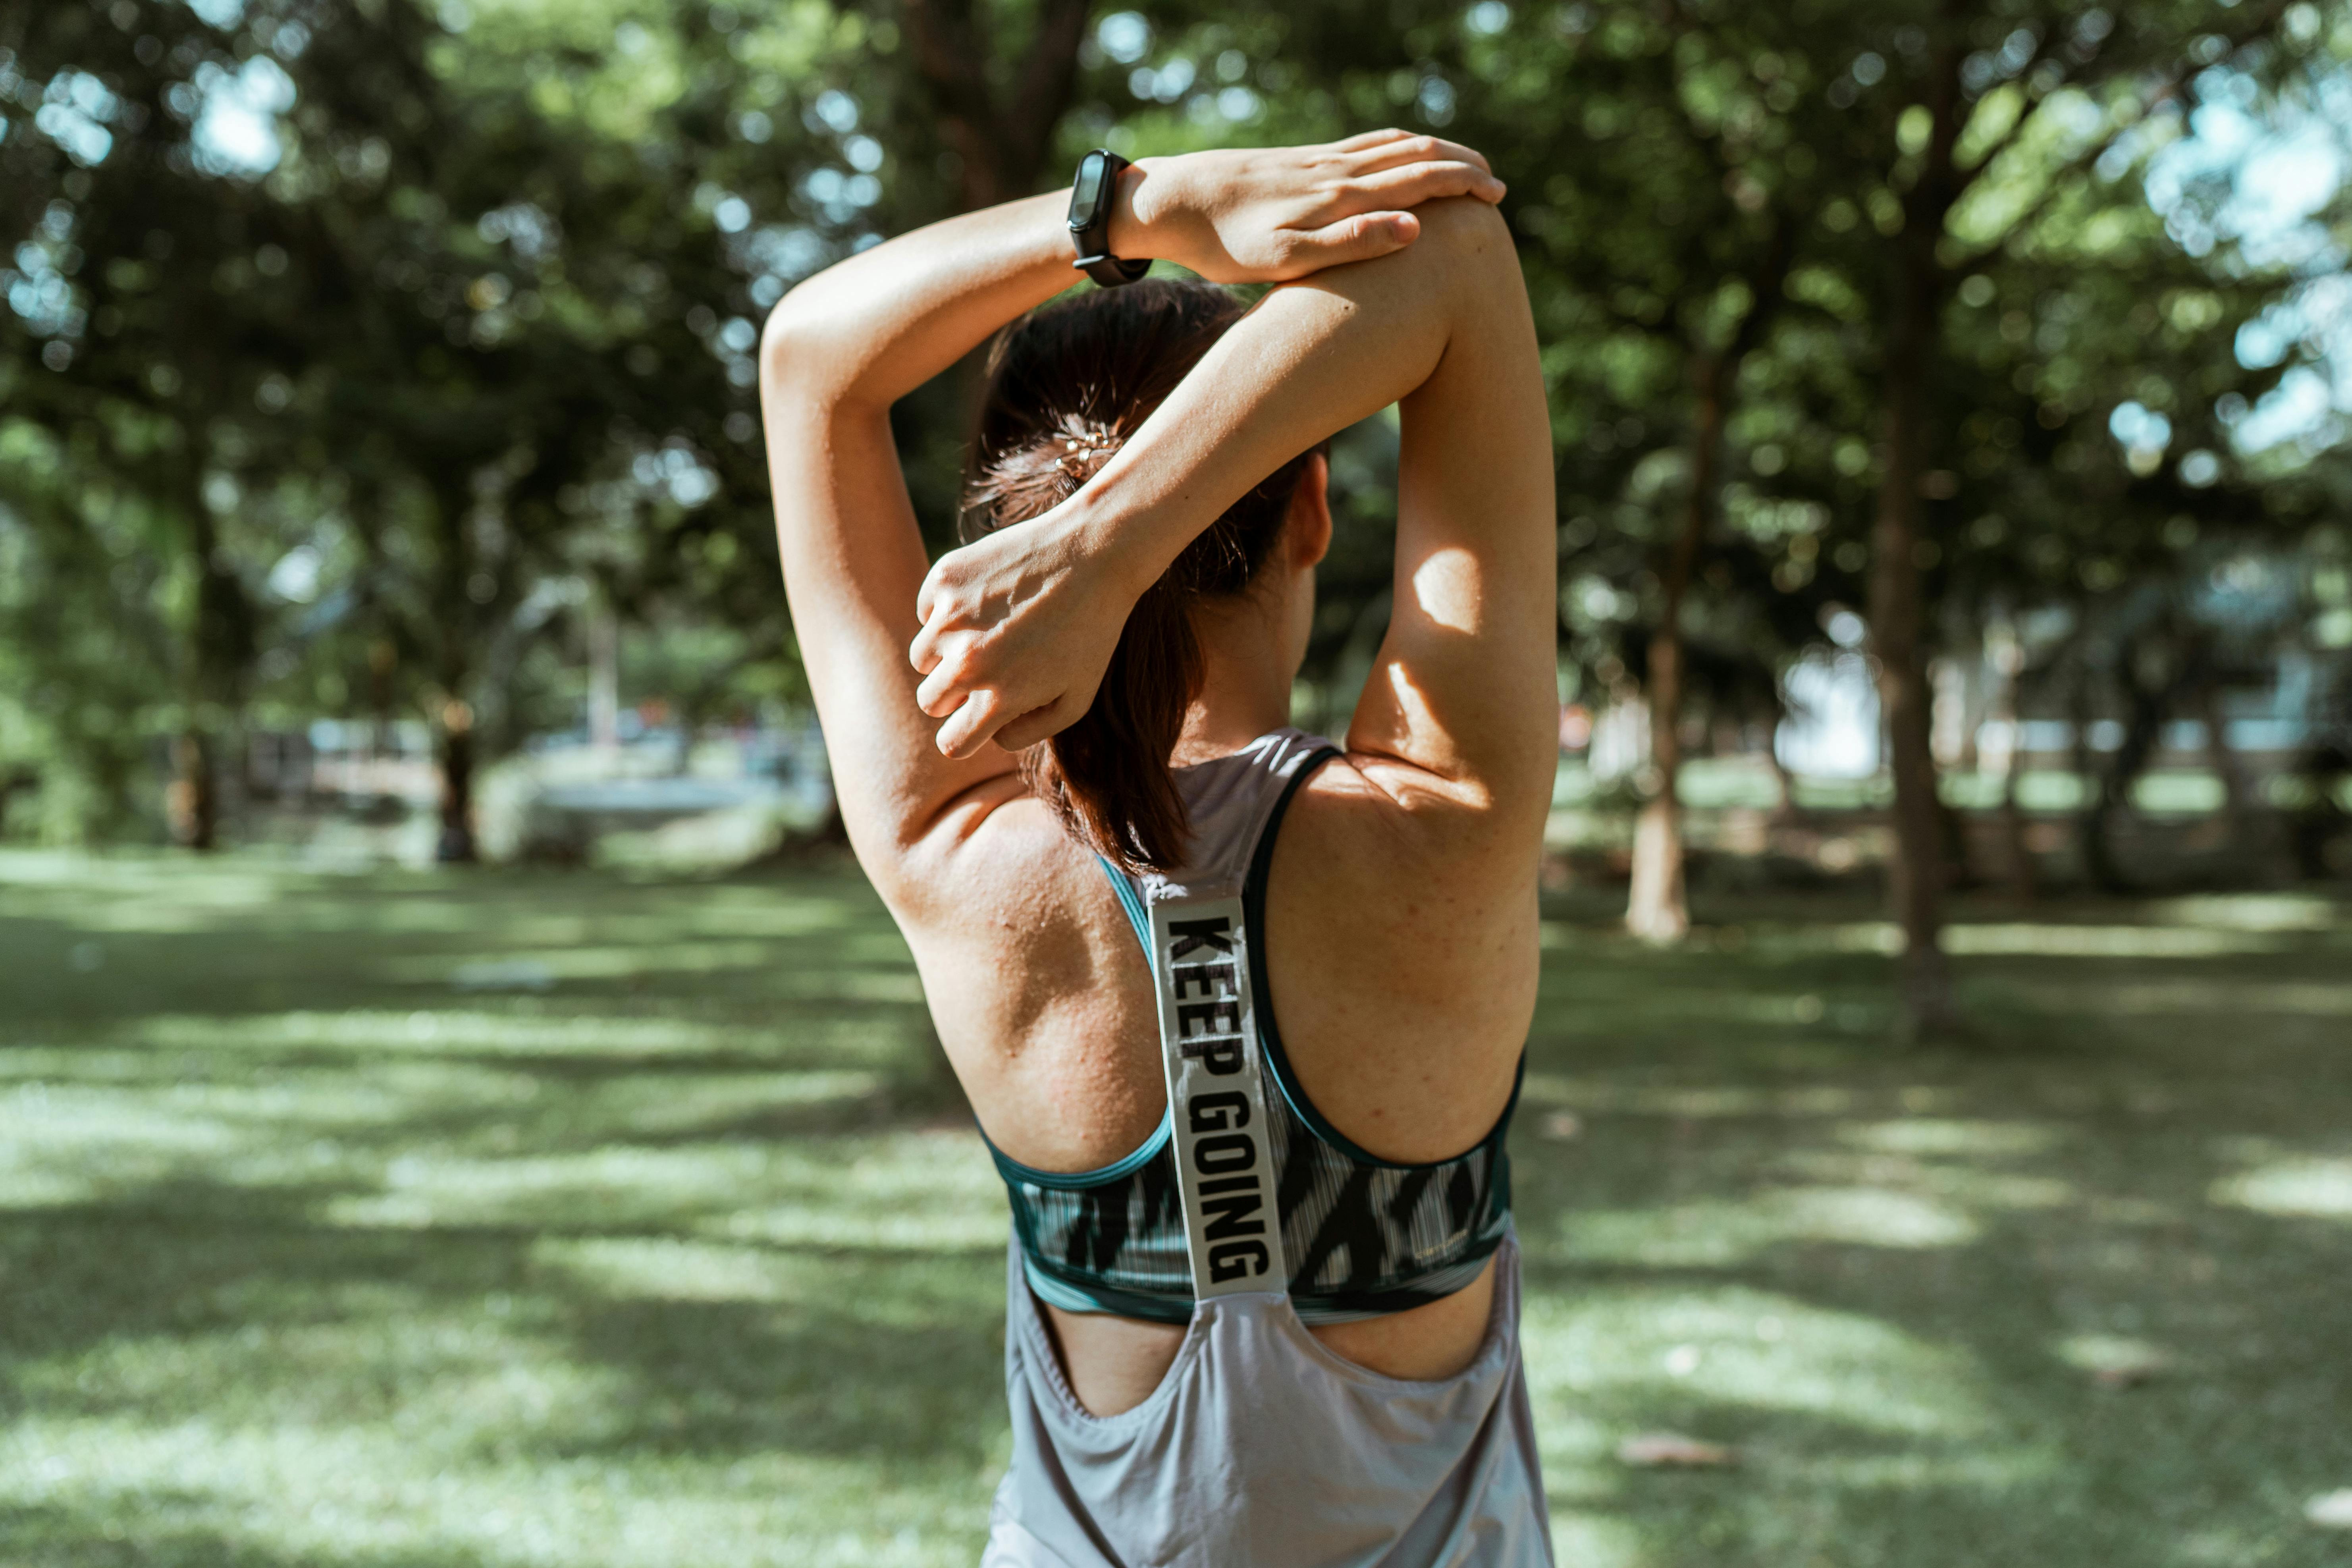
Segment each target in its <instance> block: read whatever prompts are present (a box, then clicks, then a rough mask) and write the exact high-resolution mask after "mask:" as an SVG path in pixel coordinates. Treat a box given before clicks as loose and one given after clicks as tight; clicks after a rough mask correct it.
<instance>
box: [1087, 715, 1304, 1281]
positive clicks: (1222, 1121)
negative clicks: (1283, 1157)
mask: <svg viewBox="0 0 2352 1568" xmlns="http://www.w3.org/2000/svg"><path fill="white" fill-rule="evenodd" d="M1330 750H1332V748H1331V746H1330V743H1329V742H1326V741H1321V740H1318V739H1317V738H1316V737H1314V736H1311V735H1308V734H1306V733H1305V732H1303V731H1297V730H1290V729H1284V730H1276V731H1274V732H1273V733H1271V734H1268V735H1263V736H1260V737H1259V738H1258V739H1257V740H1255V741H1253V742H1250V743H1249V744H1248V745H1247V746H1244V747H1243V748H1242V749H1241V750H1240V751H1238V752H1234V753H1233V754H1232V755H1231V756H1226V757H1219V758H1217V759H1216V760H1215V761H1213V762H1208V763H1199V764H1197V765H1195V766H1192V767H1189V768H1183V769H1180V770H1179V771H1178V772H1177V774H1176V786H1177V790H1178V793H1179V794H1180V795H1182V797H1183V800H1184V805H1185V810H1186V812H1187V814H1188V816H1189V818H1190V822H1191V826H1192V846H1191V850H1190V852H1189V854H1188V855H1187V857H1186V859H1185V863H1184V864H1183V865H1182V866H1181V867H1179V868H1175V869H1173V870H1171V871H1169V872H1166V873H1159V872H1148V873H1146V874H1145V875H1143V876H1142V877H1140V878H1139V879H1137V881H1136V883H1135V884H1134V886H1133V888H1132V889H1131V890H1132V891H1133V893H1134V894H1135V895H1136V897H1135V901H1134V904H1129V915H1130V917H1132V916H1133V915H1135V914H1137V913H1140V914H1141V915H1142V916H1143V919H1142V920H1140V921H1138V922H1137V924H1138V927H1139V931H1138V934H1139V935H1142V936H1143V937H1144V939H1145V943H1146V947H1147V949H1148V951H1149V953H1150V960H1151V974H1152V981H1153V990H1154V992H1155V993H1156V995H1157V998H1158V1002H1159V1014H1160V1062H1161V1066H1162V1068H1163V1069H1164V1070H1165V1073H1166V1076H1167V1082H1168V1109H1169V1124H1170V1129H1171V1135H1172V1136H1171V1142H1172V1145H1173V1148H1172V1152H1173V1154H1174V1156H1175V1163H1176V1173H1177V1187H1178V1192H1179V1195H1180V1197H1181V1203H1182V1208H1183V1216H1184V1232H1185V1240H1186V1244H1187V1247H1188V1250H1189V1252H1190V1254H1191V1263H1192V1294H1193V1297H1194V1299H1195V1300H1205V1299H1207V1298H1209V1297H1213V1296H1230V1295H1237V1294H1241V1293H1244V1292H1258V1291H1263V1292H1270V1293H1273V1294H1277V1295H1279V1294H1282V1293H1284V1292H1285V1291H1286V1290H1287V1289H1288V1281H1289V1279H1290V1270H1289V1268H1288V1265H1287V1263H1286V1259H1285V1258H1284V1255H1283V1243H1282V1224H1281V1220H1280V1217H1279V1214H1278V1210H1277V1207H1276V1186H1277V1180H1276V1128H1275V1126H1274V1123H1273V1120H1272V1118H1271V1117H1270V1116H1269V1115H1268V1112H1267V1108H1268V1104H1269V1101H1270V1100H1271V1098H1272V1097H1271V1096H1270V1095H1269V1093H1268V1091H1267V1089H1266V1081H1265V1053H1264V1050H1263V1048H1262V1047H1261V1046H1260V1043H1259V1039H1260V1037H1259V1034H1258V1028H1257V1018H1256V1016H1255V1005H1254V1003H1253V1000H1252V995H1251V993H1252V989H1253V988H1252V985H1251V965H1250V932H1249V931H1248V929H1247V924H1246V921H1245V920H1244V913H1243V904H1242V894H1243V890H1244V882H1245V881H1246V879H1247V878H1248V874H1249V867H1250V861H1251V858H1252V857H1253V855H1254V853H1255V850H1256V848H1257V844H1258V839H1259V837H1260V836H1261V835H1262V834H1264V833H1265V827H1266V824H1267V823H1268V821H1270V820H1271V819H1272V817H1273V816H1274V814H1275V810H1276V806H1277V805H1279V804H1280V803H1281V801H1282V800H1283V797H1284V795H1285V794H1286V791H1287V790H1288V789H1289V787H1290V784H1291V783H1292V781H1293V780H1294V779H1295V778H1296V777H1297V774H1298V772H1299V770H1300V769H1301V768H1302V767H1304V766H1305V765H1306V764H1307V763H1308V761H1310V760H1311V759H1313V758H1314V757H1316V756H1318V754H1320V753H1322V752H1328V751H1330ZM1128 890H1129V889H1122V892H1125V891H1128ZM1121 901H1122V902H1123V903H1125V902H1127V901H1128V900H1125V899H1122V900H1121ZM1135 904H1139V905H1140V906H1141V908H1140V910H1137V909H1136V908H1135Z"/></svg>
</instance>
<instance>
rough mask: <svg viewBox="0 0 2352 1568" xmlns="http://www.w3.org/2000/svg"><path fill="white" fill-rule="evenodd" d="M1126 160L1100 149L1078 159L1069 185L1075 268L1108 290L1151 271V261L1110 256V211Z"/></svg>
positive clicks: (1071, 238)
mask: <svg viewBox="0 0 2352 1568" xmlns="http://www.w3.org/2000/svg"><path fill="white" fill-rule="evenodd" d="M1127 166H1128V164H1127V160H1126V159H1124V158H1122V157H1120V156H1119V155H1118V153H1113V152H1110V151H1108V150H1107V149H1105V148H1101V147H1097V148H1096V149H1095V150H1094V151H1093V152H1091V153H1087V155H1086V156H1085V157H1083V158H1081V159H1079V160H1078V174H1077V178H1076V179H1074V180H1072V181H1071V182H1070V241H1071V243H1072V244H1074V245H1076V247H1078V258H1077V260H1076V261H1075V262H1073V263H1071V265H1072V266H1074V267H1076V268H1077V269H1078V270H1079V271H1081V272H1083V273H1085V274H1086V275H1087V277H1089V278H1091V279H1094V280H1095V281H1096V282H1097V283H1098V284H1100V285H1102V287H1104V288H1106V289H1116V288H1118V287H1119V286H1120V285H1121V284H1124V283H1132V282H1134V281H1135V280H1136V279H1139V278H1140V277H1142V276H1143V275H1144V274H1145V273H1147V272H1149V271H1150V270H1151V263H1150V260H1149V259H1145V260H1140V261H1122V260H1120V259H1119V258H1118V257H1116V256H1113V255H1112V254H1111V253H1110V209H1111V204H1112V203H1113V201H1115V200H1116V199H1117V197H1118V177H1119V175H1120V174H1123V173H1125V172H1126V169H1127Z"/></svg>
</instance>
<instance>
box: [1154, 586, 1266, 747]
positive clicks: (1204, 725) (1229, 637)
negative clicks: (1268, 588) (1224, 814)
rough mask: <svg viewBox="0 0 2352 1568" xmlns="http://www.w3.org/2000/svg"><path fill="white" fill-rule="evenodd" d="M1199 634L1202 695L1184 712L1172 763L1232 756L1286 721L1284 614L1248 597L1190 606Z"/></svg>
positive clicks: (1193, 621) (1193, 623)
mask: <svg viewBox="0 0 2352 1568" xmlns="http://www.w3.org/2000/svg"><path fill="white" fill-rule="evenodd" d="M1192 616H1193V619H1192V626H1193V629H1194V631H1195V632H1197V633H1198V634H1199V637H1200V639H1201V662H1202V680H1201V695H1200V696H1199V697H1197V698H1195V699H1194V700H1193V702H1192V710H1191V711H1190V712H1188V713H1186V714H1185V715H1184V733H1183V735H1182V736H1181V738H1180V739H1179V740H1178V741H1177V742H1176V757H1175V762H1176V765H1177V766H1179V767H1185V766H1189V765H1191V764H1192V763H1205V762H1208V761H1210V760H1212V759H1213V758H1216V757H1225V756H1231V755H1232V754H1233V753H1234V752H1238V751H1240V750H1241V749H1242V748H1243V747H1244V746H1246V745H1248V744H1249V743H1250V742H1252V741H1255V740H1256V739H1257V738H1258V737H1259V736H1260V735H1263V734H1265V733H1266V732H1267V731H1270V730H1279V729H1281V728H1282V727H1283V726H1284V725H1285V724H1287V723H1289V722H1290V661H1289V658H1288V657H1287V656H1288V653H1289V649H1288V648H1287V647H1286V646H1285V644H1286V642H1287V640H1288V639H1287V638H1286V637H1284V636H1283V629H1284V622H1285V619H1286V617H1284V616H1279V615H1273V614H1269V613H1268V606H1266V605H1261V604H1259V603H1256V602H1255V600H1253V599H1243V600H1241V601H1239V602H1237V603H1234V604H1233V605H1215V606H1213V607H1208V608H1202V607H1195V609H1194V610H1193V612H1192Z"/></svg>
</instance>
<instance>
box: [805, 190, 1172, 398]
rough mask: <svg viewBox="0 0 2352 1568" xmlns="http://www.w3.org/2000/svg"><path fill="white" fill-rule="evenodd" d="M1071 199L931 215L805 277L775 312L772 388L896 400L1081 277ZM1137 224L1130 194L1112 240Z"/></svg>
mask: <svg viewBox="0 0 2352 1568" xmlns="http://www.w3.org/2000/svg"><path fill="white" fill-rule="evenodd" d="M1121 184H1122V192H1121V196H1122V198H1123V197H1124V196H1125V194H1126V190H1127V188H1129V186H1130V182H1122V183H1121ZM1068 201H1069V198H1068V197H1067V196H1066V195H1061V194H1056V193H1050V192H1049V193H1047V194H1045V195H1035V196H1028V197H1024V198H1023V199H1022V200H1019V201H1012V202H1006V203H1004V204H1003V205H999V206H992V207H988V208H984V209H983V210H982V211H980V212H976V213H966V214H964V215H962V216H960V217H951V218H948V219H945V220H943V221H942V222H940V223H935V224H929V225H927V226H924V227H922V228H919V229H916V230H915V231H914V232H912V233H910V234H905V235H901V236H899V237H898V238H896V239H893V240H889V241H887V242H885V243H883V244H881V245H877V246H876V247H873V248H872V249H870V250H866V251H862V252H860V253H859V254H857V255H856V256H853V257H851V258H849V259H847V260H845V261H843V262H839V263H837V264H835V266H833V267H830V268H826V269H825V270H824V271H823V272H820V273H818V274H817V275H816V276H815V277H814V278H812V279H809V280H808V281H807V282H805V283H803V284H802V285H801V286H800V287H799V288H797V289H793V291H792V292H791V293H789V294H786V295H785V296H784V297H783V299H782V300H781V301H780V302H779V303H778V304H777V306H776V308H775V310H774V311H773V312H772V313H771V314H770V316H769V318H768V329H767V332H766V335H765V337H764V339H763V341H762V344H761V374H762V376H763V378H764V379H765V380H766V382H767V384H768V392H769V394H770V395H771V396H777V395H782V396H788V397H791V398H793V399H796V400H802V401H803V402H805V403H810V404H814V405H840V404H846V403H855V404H858V405H867V406H876V405H879V406H887V405H889V404H891V403H894V402H896V401H898V399H899V398H901V397H903V396H905V395H907V394H908V393H909V392H912V391H913V390H914V389H915V388H916V387H918V386H920V385H921V384H923V383H924V382H926V381H929V379H930V378H931V377H933V376H935V375H937V374H940V372H941V371H944V370H946V369H947V368H948V367H949V366H950V365H952V364H953V363H956V361H958V360H960V359H961V358H962V357H963V356H964V355H965V354H967V353H971V351H972V350H973V349H975V348H977V347H979V346H980V345H981V344H982V343H983V342H987V341H988V338H989V334H991V333H992V332H994V331H996V330H997V329H998V328H1000V327H1002V326H1003V325H1004V323H1005V322H1007V321H1013V319H1015V318H1016V317H1018V316H1020V315H1021V314H1022V313H1023V312H1024V311H1026V310H1034V309H1035V308H1036V307H1037V306H1039V305H1042V304H1044V303H1045V301H1046V300H1050V299H1052V298H1053V297H1054V296H1055V295H1056V294H1058V293H1060V292H1061V291H1062V290H1063V289H1067V288H1069V287H1070V286H1071V285H1072V284H1074V283H1076V282H1077V281H1078V279H1079V274H1078V273H1077V272H1076V270H1074V269H1073V268H1072V265H1071V263H1072V261H1073V260H1074V259H1075V257H1076V252H1075V251H1074V250H1073V248H1072V247H1071V243H1070V231H1069V227H1068V226H1067V224H1066V221H1065V215H1066V209H1067V206H1068ZM1131 222H1132V219H1131V216H1130V215H1129V212H1128V211H1127V210H1125V204H1124V201H1123V199H1122V201H1121V202H1120V203H1119V204H1118V205H1115V207H1114V211H1113V216H1112V220H1111V224H1112V234H1113V238H1114V243H1116V241H1117V239H1118V237H1119V235H1120V231H1121V230H1122V229H1123V228H1126V227H1128V226H1129V225H1130V224H1131Z"/></svg>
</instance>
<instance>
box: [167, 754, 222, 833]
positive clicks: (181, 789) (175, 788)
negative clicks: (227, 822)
mask: <svg viewBox="0 0 2352 1568" xmlns="http://www.w3.org/2000/svg"><path fill="white" fill-rule="evenodd" d="M164 809H165V815H166V816H168V817H169V818H170V821H171V828H172V842H173V843H174V844H177V845H179V846H180V847H182V848H184V849H194V850H198V851H209V850H212V849H214V848H216V847H218V846H219V831H220V781H219V779H218V778H217V777H216V776H215V771H214V767H213V744H212V738H211V737H210V736H208V735H206V734H205V732H204V731H203V730H202V729H200V728H198V727H197V726H195V725H194V724H191V725H189V726H188V727H187V728H186V729H184V730H183V731H180V733H179V734H178V735H176V736H175V737H173V741H172V785H171V789H170V790H169V792H168V793H167V794H166V795H165V797H164Z"/></svg>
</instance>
